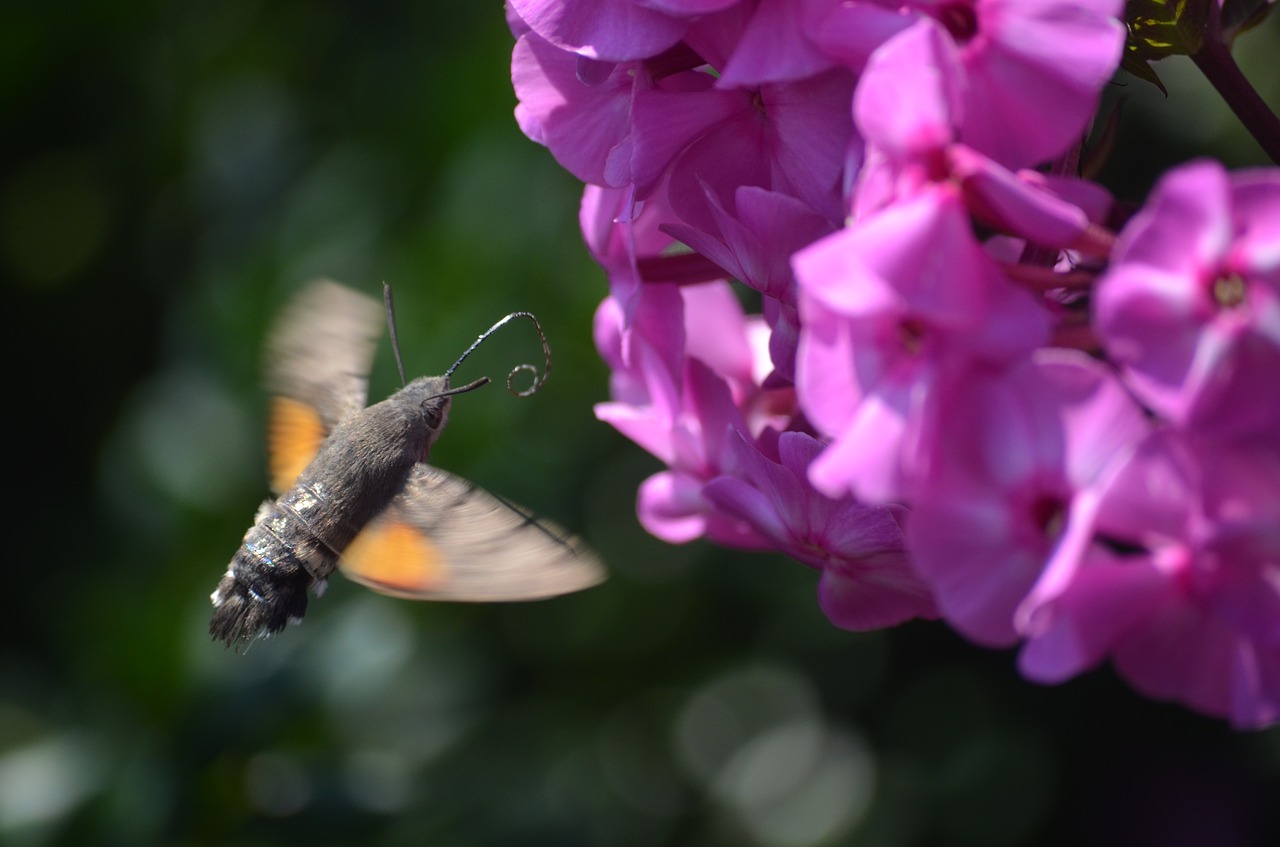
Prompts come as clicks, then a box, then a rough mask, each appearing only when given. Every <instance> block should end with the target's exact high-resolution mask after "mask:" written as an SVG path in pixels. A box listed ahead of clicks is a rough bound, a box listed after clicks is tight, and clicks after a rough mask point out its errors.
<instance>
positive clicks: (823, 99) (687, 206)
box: [614, 69, 853, 229]
mask: <svg viewBox="0 0 1280 847" xmlns="http://www.w3.org/2000/svg"><path fill="white" fill-rule="evenodd" d="M852 92H853V78H852V76H851V75H850V74H849V73H848V72H847V71H844V70H843V69H837V70H833V71H828V72H826V73H823V74H819V75H817V76H813V77H807V78H805V79H801V80H796V81H792V82H781V83H770V84H765V85H761V86H760V87H759V88H754V89H721V88H715V87H710V88H707V89H706V90H701V91H698V90H685V91H675V90H672V89H671V88H670V87H669V86H662V87H654V88H649V89H646V90H643V91H637V92H636V95H635V99H634V105H633V114H632V133H631V136H630V138H629V140H628V142H627V143H626V145H624V147H623V148H620V151H619V154H618V155H619V156H621V154H622V153H623V152H624V151H629V161H628V168H627V170H626V173H627V177H628V178H629V179H630V180H631V181H632V182H634V183H635V185H636V187H637V194H638V197H640V198H641V199H643V198H644V197H645V196H647V194H648V192H649V191H651V190H652V189H653V187H654V186H655V185H656V184H657V181H658V180H659V179H662V178H665V179H667V180H668V181H669V185H668V192H669V195H670V198H671V204H672V207H673V208H674V209H675V211H676V213H677V214H678V215H679V216H680V220H681V221H682V222H684V223H686V224H689V225H692V226H696V227H699V228H703V229H708V228H710V227H711V225H712V214H711V212H710V210H709V209H708V208H707V204H706V195H705V192H706V190H707V188H710V189H711V191H713V192H714V193H715V195H716V196H717V197H719V198H720V200H721V202H722V203H723V204H725V205H726V206H729V205H732V202H733V200H732V198H733V193H734V191H736V190H737V189H738V187H740V186H743V185H755V186H759V187H761V188H764V189H767V190H770V191H776V192H780V193H785V194H790V195H792V196H794V197H796V198H797V199H799V200H801V201H802V202H804V203H806V204H808V205H809V206H810V207H812V208H813V209H814V210H816V211H817V212H818V213H819V214H821V215H823V216H825V217H827V218H828V219H830V220H832V221H839V220H840V219H841V218H842V217H843V214H844V212H843V209H844V200H843V193H842V192H843V185H844V182H843V177H844V169H845V166H846V164H847V158H848V151H849V145H850V138H851V136H852V134H853V120H852V116H851V114H850V112H849V108H848V104H849V98H850V97H851V96H852ZM619 172H620V173H621V171H619ZM619 178H620V177H619ZM614 184H617V180H616V179H615V181H614Z"/></svg>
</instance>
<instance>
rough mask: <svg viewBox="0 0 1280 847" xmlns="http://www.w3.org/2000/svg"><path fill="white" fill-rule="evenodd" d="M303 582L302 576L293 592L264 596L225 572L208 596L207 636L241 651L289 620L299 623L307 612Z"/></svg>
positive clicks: (277, 629)
mask: <svg viewBox="0 0 1280 847" xmlns="http://www.w3.org/2000/svg"><path fill="white" fill-rule="evenodd" d="M307 581H308V580H307V579H305V577H304V578H303V579H302V580H301V581H300V584H299V585H298V586H297V587H296V590H285V591H280V592H278V593H275V592H273V593H272V594H269V595H266V596H264V595H261V594H258V593H257V592H255V591H254V590H253V589H251V588H250V587H249V586H247V585H245V584H244V583H243V582H241V581H240V580H239V579H237V578H236V577H235V576H234V575H233V574H231V573H230V572H228V573H227V574H226V575H225V576H223V577H222V581H221V582H219V583H218V587H217V589H216V590H215V591H214V592H213V595H212V597H211V599H212V600H213V605H214V609H213V617H212V619H210V621H209V635H210V636H212V638H213V640H214V641H221V642H223V643H225V644H226V645H227V646H228V647H231V648H234V649H236V650H242V649H244V648H246V647H247V646H248V645H249V642H251V641H253V640H254V639H255V638H258V637H260V636H261V637H268V636H271V635H274V634H276V633H277V632H279V631H280V630H282V629H284V628H285V626H287V625H288V624H289V623H290V622H291V621H294V622H296V621H300V620H301V619H302V616H303V615H304V614H306V611H307ZM290 588H292V586H291V587H290Z"/></svg>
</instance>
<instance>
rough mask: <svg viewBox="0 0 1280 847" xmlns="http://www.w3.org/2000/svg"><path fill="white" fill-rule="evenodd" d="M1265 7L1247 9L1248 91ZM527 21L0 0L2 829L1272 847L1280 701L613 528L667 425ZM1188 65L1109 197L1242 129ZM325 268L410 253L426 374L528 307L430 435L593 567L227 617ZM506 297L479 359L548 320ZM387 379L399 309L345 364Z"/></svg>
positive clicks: (354, 9)
mask: <svg viewBox="0 0 1280 847" xmlns="http://www.w3.org/2000/svg"><path fill="white" fill-rule="evenodd" d="M1272 24H1274V20H1273V21H1270V22H1268V25H1267V26H1265V27H1261V28H1259V30H1258V31H1257V32H1256V33H1252V34H1250V36H1249V37H1246V38H1242V39H1241V41H1240V43H1239V48H1240V52H1241V55H1242V63H1244V64H1245V69H1246V73H1250V68H1251V67H1252V68H1254V69H1255V71H1254V73H1253V76H1255V78H1256V77H1262V79H1260V80H1259V82H1260V83H1267V84H1269V85H1271V86H1272V89H1271V90H1270V91H1269V92H1264V94H1265V96H1267V97H1268V98H1269V99H1270V101H1271V102H1272V103H1275V102H1276V100H1277V91H1276V90H1275V86H1276V85H1277V84H1280V81H1277V80H1276V79H1275V78H1274V74H1267V73H1258V72H1257V71H1256V69H1258V68H1261V69H1263V70H1264V71H1265V69H1267V68H1274V66H1273V65H1271V64H1269V63H1270V62H1271V61H1272V60H1271V58H1269V57H1271V56H1274V55H1275V51H1276V50H1277V49H1280V45H1278V44H1277V38H1276V29H1275V27H1274V26H1272ZM510 46H511V40H510V35H509V33H508V32H507V30H506V28H505V21H504V18H503V14H502V9H501V5H500V4H499V3H496V2H494V3H487V4H472V3H440V2H436V3H419V4H380V3H375V4H368V5H361V4H355V3H351V4H340V3H333V2H313V3H300V2H289V0H283V2H273V3H263V2H256V0H226V2H222V3H218V4H202V3H196V4H162V3H145V2H132V3H130V2H122V3H112V4H94V3H72V4H60V5H49V4H43V3H35V2H22V0H13V2H9V3H6V4H5V6H4V8H3V11H0V114H2V115H3V116H4V117H3V118H2V119H0V120H3V121H4V130H5V131H4V134H3V137H4V145H5V155H4V156H3V157H2V158H0V268H2V269H3V275H4V281H5V291H6V299H7V302H9V304H10V305H9V308H8V310H7V312H6V313H7V314H9V315H10V323H9V338H10V349H11V357H12V359H13V364H12V365H11V372H12V384H14V386H15V391H14V395H13V396H14V400H13V401H12V402H13V405H11V406H10V407H9V408H10V412H9V416H10V421H11V424H10V427H9V432H10V433H11V435H10V438H11V455H12V456H13V457H14V458H15V459H16V460H18V461H16V462H15V463H13V464H12V465H11V467H12V468H13V470H12V471H11V474H10V485H11V489H12V491H11V495H10V496H11V498H12V499H11V500H10V502H11V503H12V502H17V503H19V504H20V505H19V507H18V508H19V510H20V516H19V517H18V518H17V519H16V520H17V523H16V524H13V525H12V529H13V531H14V537H15V541H16V544H15V548H16V549H15V550H14V551H13V553H12V554H11V555H10V557H9V562H10V564H9V566H8V568H7V571H6V580H5V585H4V591H3V595H2V596H3V599H2V600H0V843H3V844H6V845H9V844H12V845H35V846H36V847H39V846H40V845H55V844H75V845H98V844H102V845H113V844H128V845H139V844H181V845H204V844H209V845H213V844H217V845H246V847H247V846H248V845H272V844H304V843H305V844H314V845H326V844H351V843H360V844H368V845H399V844H424V843H430V844H434V845H441V847H444V845H448V846H449V847H453V846H454V845H456V847H465V846H466V845H530V844H539V845H570V846H571V845H604V844H609V845H656V844H667V845H740V844H746V845H752V844H757V845H766V847H774V846H775V845H776V846H777V847H799V846H800V845H817V844H848V845H867V846H868V847H896V846H897V845H915V844H947V845H996V847H999V845H1020V844H1037V845H1040V844H1050V845H1052V844H1063V845H1065V844H1080V843H1090V844H1117V845H1118V844H1125V845H1128V844H1132V843H1138V842H1143V843H1159V844H1164V845H1180V844H1196V845H1199V844H1206V843H1215V844H1265V843H1275V841H1274V840H1273V839H1275V838H1276V837H1278V836H1277V833H1278V832H1280V821H1278V820H1277V816H1278V814H1280V812H1278V809H1280V806H1278V804H1277V803H1276V802H1275V798H1276V797H1277V796H1280V794H1278V789H1280V734H1278V733H1277V732H1276V731H1271V732H1265V733H1257V734H1248V735H1241V734H1235V733H1232V732H1231V731H1229V730H1228V729H1226V728H1225V727H1224V726H1223V725H1221V724H1220V723H1219V722H1216V721H1210V720H1207V719H1203V718H1200V717H1198V716H1196V715H1193V714H1190V713H1188V712H1187V711H1185V710H1183V709H1181V708H1178V707H1173V706H1166V705H1162V704H1158V703H1152V702H1149V701H1146V700H1144V699H1143V698H1141V697H1139V696H1138V695H1136V694H1134V693H1133V692H1131V691H1130V690H1129V689H1127V688H1126V687H1125V686H1124V685H1122V684H1120V683H1119V682H1117V681H1116V680H1115V678H1114V677H1113V675H1112V674H1111V672H1110V671H1109V670H1106V669H1103V670H1100V671H1097V672H1095V673H1092V674H1089V675H1087V676H1085V677H1083V678H1081V679H1078V680H1075V681H1073V682H1071V683H1069V684H1067V685H1064V686H1060V687H1057V688H1043V687H1039V686H1036V685H1033V684H1031V683H1028V682H1025V681H1023V680H1021V679H1020V678H1019V677H1018V675H1017V673H1016V670H1015V667H1014V657H1013V655H1012V654H1010V653H1001V652H994V651H985V650H982V649H979V648H976V647H973V646H971V645H968V644H966V643H964V642H963V641H962V640H960V639H959V638H958V637H956V636H955V635H953V634H952V633H950V632H949V631H948V630H947V629H946V628H945V627H944V626H942V625H938V624H913V625H910V626H905V627H901V628H899V629H896V630H893V631H889V632H881V633H869V634H853V633H847V632H842V631H840V630H837V629H834V628H833V627H831V626H830V625H829V624H827V623H826V621H825V619H824V618H823V617H822V615H821V613H820V612H819V610H818V608H817V605H816V603H815V602H814V596H813V592H814V586H815V575H814V574H813V573H812V572H811V571H809V570H808V569H806V568H804V567H802V566H800V565H797V564H795V563H793V562H788V561H784V560H781V559H779V558H776V557H767V556H748V555H739V554H734V553H730V552H725V551H719V550H715V549H712V548H710V547H707V546H705V545H691V546H688V547H679V548H676V547H670V546H666V545H663V544H660V543H658V542H657V541H655V540H653V539H651V538H649V537H647V536H646V535H645V534H644V533H643V532H642V531H641V530H640V529H639V527H638V526H637V524H636V521H635V517H634V493H635V489H636V486H637V484H638V483H639V482H640V481H641V480H642V479H643V478H644V477H645V476H646V475H648V474H649V473H652V472H653V471H654V470H655V469H656V467H657V465H656V463H655V462H653V461H651V460H650V459H648V458H647V457H646V456H644V455H643V454H642V453H641V452H640V451H639V449H638V448H636V447H634V446H631V445H629V444H628V443H625V442H624V441H623V440H622V439H621V438H620V437H618V436H617V435H615V434H614V433H613V432H612V431H611V430H610V429H609V428H607V427H605V426H603V425H601V424H599V423H597V422H596V421H595V420H594V418H593V417H592V412H591V405H592V403H593V402H596V401H599V400H602V399H604V398H605V396H606V393H607V381H606V372H605V369H604V368H603V366H602V365H601V364H600V363H599V362H598V361H597V359H596V357H595V354H594V351H593V350H592V346H591V334H590V326H591V324H590V320H591V314H592V310H593V309H594V307H595V304H596V303H597V302H598V301H599V299H600V298H601V297H602V295H603V292H604V284H603V279H602V276H601V274H600V273H599V271H598V269H597V268H595V266H594V265H593V264H592V263H591V262H590V261H589V260H588V259H587V257H586V256H585V253H584V250H583V248H582V246H581V244H580V242H579V238H578V233H577V226H576V209H577V195H578V191H579V188H578V186H576V185H575V184H574V183H573V181H572V179H571V178H570V177H568V176H567V175H566V174H565V173H563V172H562V171H561V170H560V169H559V168H558V167H557V166H556V165H555V163H554V162H553V161H552V160H551V158H550V156H549V155H547V153H546V151H545V150H543V149H541V148H539V147H537V146H535V145H533V144H532V143H530V142H528V141H527V140H526V139H524V138H523V137H522V136H521V135H520V134H519V132H518V131H517V129H516V127H515V124H514V121H513V120H512V117H511V108H512V106H513V105H514V99H513V96H512V93H511V90H510V83H509V78H508V59H509V51H510ZM1248 56H1253V57H1254V58H1253V59H1252V60H1248ZM1249 61H1252V65H1250V64H1249ZM1179 67H1181V66H1171V67H1169V68H1166V67H1164V65H1163V64H1162V66H1161V75H1162V78H1163V79H1165V80H1166V81H1168V83H1169V89H1170V93H1171V96H1170V98H1169V99H1168V100H1167V101H1161V100H1160V99H1159V97H1158V94H1157V95H1156V96H1155V97H1154V98H1153V97H1151V91H1150V90H1149V87H1147V86H1145V85H1140V84H1139V85H1133V84H1132V82H1133V81H1132V80H1128V81H1127V82H1125V81H1121V82H1118V83H1117V84H1116V86H1114V87H1113V89H1112V91H1111V92H1109V94H1108V98H1109V100H1111V101H1114V100H1116V99H1118V97H1119V96H1120V95H1123V97H1124V98H1125V99H1128V100H1129V101H1130V102H1129V104H1128V105H1127V106H1126V108H1125V109H1124V110H1123V112H1122V126H1121V133H1120V137H1121V139H1122V140H1121V146H1120V148H1119V149H1118V150H1117V152H1116V155H1115V156H1114V157H1113V159H1112V160H1111V162H1110V164H1109V165H1108V170H1107V171H1105V172H1104V179H1107V180H1108V182H1109V184H1111V185H1113V186H1114V187H1116V188H1117V190H1118V191H1119V193H1120V194H1121V195H1122V196H1125V197H1128V198H1130V199H1135V200H1137V199H1140V198H1141V196H1142V194H1143V193H1144V192H1145V191H1146V190H1147V188H1148V187H1149V186H1150V184H1151V181H1152V179H1154V177H1155V176H1156V175H1157V174H1158V173H1159V172H1160V171H1161V170H1163V169H1164V168H1166V167H1168V166H1169V165H1170V164H1172V163H1174V162H1177V161H1180V160H1183V159H1186V158H1189V157H1191V156H1194V155H1198V154H1201V153H1211V154H1214V155H1217V156H1219V157H1221V158H1223V159H1224V160H1225V161H1227V162H1228V164H1231V165H1233V166H1236V165H1242V164H1258V163H1261V161H1262V160H1261V156H1260V154H1259V153H1258V151H1257V150H1256V147H1254V146H1251V145H1252V142H1250V141H1249V140H1248V139H1247V138H1244V139H1242V138H1241V137H1240V136H1239V135H1238V133H1235V134H1233V130H1232V129H1231V126H1232V122H1231V120H1230V118H1229V116H1226V115H1224V114H1223V113H1222V112H1221V110H1220V107H1218V106H1215V105H1214V103H1215V101H1213V99H1212V94H1211V93H1207V92H1208V89H1207V86H1205V85H1203V84H1202V83H1201V82H1197V81H1196V80H1195V79H1194V78H1193V77H1191V76H1189V75H1187V74H1185V73H1183V72H1182V71H1181V70H1179ZM1138 87H1142V88H1144V89H1148V91H1146V92H1138V91H1137V90H1136V89H1137V88H1138ZM1130 95H1132V97H1130ZM1215 110H1216V111H1215ZM1188 115H1195V117H1194V118H1188V117H1187V116H1188ZM319 275H327V276H332V277H334V278H336V279H340V280H343V281H345V282H347V283H349V284H352V285H355V286H359V287H361V288H364V289H365V290H367V291H370V292H376V291H377V290H378V284H379V283H380V282H381V281H382V280H388V281H390V282H392V283H393V285H394V286H395V289H396V297H397V305H398V316H399V323H400V333H401V346H402V348H403V350H404V353H405V358H406V365H407V367H408V368H409V370H410V371H412V372H415V373H425V372H439V371H440V370H442V369H443V368H444V367H445V366H446V365H447V364H448V363H450V362H452V361H453V359H454V358H455V356H456V355H457V353H458V352H460V351H461V350H462V349H463V348H464V347H465V345H466V344H467V343H469V342H470V341H471V340H472V339H473V338H474V337H475V335H476V334H477V333H478V332H479V331H481V330H482V329H484V328H485V327H486V326H488V325H489V324H490V323H491V322H492V321H493V320H494V319H495V318H497V317H499V316H500V315H502V314H504V313H506V312H508V311H511V310H513V309H529V310H532V311H534V312H535V313H537V314H538V315H539V316H540V318H541V319H542V321H543V322H544V324H545V326H546V328H547V331H548V333H549V335H550V339H551V343H552V346H553V349H554V352H555V372H554V376H553V378H552V380H551V381H550V382H549V383H548V385H547V387H546V389H544V391H543V392H542V393H540V394H539V395H537V396H536V397H534V398H531V399H528V400H516V399H513V398H511V397H509V396H508V395H506V394H505V393H504V392H502V391H501V390H487V391H482V392H477V393H475V394H471V395H468V396H467V397H465V398H460V399H459V401H457V402H456V403H455V406H454V412H453V416H452V423H451V426H450V428H449V430H448V432H447V433H446V434H445V436H444V438H443V440H442V441H441V442H440V443H439V444H438V445H437V450H436V451H435V452H434V454H433V457H434V460H435V461H436V463H438V464H440V465H442V466H443V467H446V468H449V469H451V470H454V471H456V472H458V473H461V474H463V475H466V476H468V477H470V478H472V479H474V480H476V481H478V482H480V483H481V484H483V485H485V486H487V487H490V488H492V489H493V490H495V491H499V492H501V493H503V494H505V495H507V496H510V497H511V498H513V499H515V500H518V501H521V502H524V503H526V504H527V505H529V506H531V507H533V508H535V509H536V510H538V511H540V512H542V513H545V514H547V515H549V516H551V517H553V518H554V519H556V520H558V521H560V522H562V523H565V524H566V525H568V526H570V527H573V528H575V529H576V530H578V531H580V532H582V533H583V534H584V535H585V536H586V537H587V538H588V540H589V541H591V542H592V543H593V544H594V545H595V546H596V547H597V548H598V549H599V550H600V552H601V554H602V555H603V557H604V558H605V559H606V561H607V562H608V563H609V566H610V569H611V572H612V578H611V580H610V581H609V582H608V583H607V584H606V585H604V586H602V587H600V588H598V589H593V590H591V591H588V592H585V593H583V594H580V595H576V596H571V597H566V598H561V599H558V600H554V601H549V602H545V603H535V604H526V605H513V606H476V607H471V606H447V605H428V604H414V603H407V602H399V601H394V600H389V599H386V598H381V597H376V596H374V595H372V594H369V593H368V592H365V591H362V590H360V589H358V588H357V587H355V586H354V585H351V584H348V583H344V582H342V581H341V580H335V581H334V582H333V584H332V585H331V588H330V591H329V592H328V593H327V594H326V595H325V596H324V598H323V599H321V600H319V601H316V602H314V603H313V604H312V608H311V611H310V612H309V614H308V617H307V621H306V623H305V624H304V625H302V626H300V627H296V628H291V629H290V630H288V631H287V632H286V633H284V634H283V635H282V636H281V637H279V638H276V639H274V640H272V641H269V642H264V643H259V644H257V645H255V646H254V647H253V649H251V650H250V651H249V652H248V653H247V654H245V655H237V654H235V653H232V652H229V651H226V650H224V649H222V648H221V647H218V646H216V645H214V644H212V643H210V642H209V640H208V638H207V635H206V631H205V628H206V625H207V621H208V616H209V611H210V608H209V601H208V595H209V592H210V591H211V590H212V588H213V586H214V583H215V581H216V580H217V578H218V577H219V575H220V574H221V573H222V572H223V570H224V569H225V567H226V565H227V562H228V561H229V559H230V557H231V555H232V553H233V551H234V549H235V548H236V546H237V545H238V543H239V541H240V538H241V535H242V533H243V532H244V530H245V528H246V527H247V526H248V525H249V522H250V520H251V517H252V515H253V512H254V509H255V508H256V506H257V504H258V502H259V500H260V499H261V498H262V497H263V496H264V495H265V494H266V486H265V479H264V469H263V462H262V455H261V452H262V441H263V439H262V436H261V429H262V419H263V409H264V398H263V397H262V395H261V392H260V390H259V386H258V372H259V366H260V350H261V341H262V338H263V334H264V331H265V329H266V326H267V325H268V323H269V321H270V320H271V319H272V317H273V316H274V315H275V313H276V311H277V309H278V308H279V306H280V305H281V304H282V303H283V302H284V301H285V299H286V298H287V297H288V296H289V294H290V293H291V292H292V291H294V290H296V289H297V287H298V286H300V285H301V284H302V283H304V282H305V281H307V280H308V279H311V278H312V277H315V276H319ZM501 338H502V339H503V340H502V341H501V342H500V343H490V344H489V345H486V347H485V348H484V349H483V350H482V351H481V354H479V355H477V357H475V358H474V359H473V360H471V361H469V362H468V365H467V367H468V368H470V369H471V371H470V373H471V374H480V373H498V374H500V373H502V372H505V369H507V368H509V367H510V365H511V364H513V363H514V362H515V361H526V360H531V359H535V358H536V356H537V350H536V346H535V345H534V343H533V341H532V339H525V338H522V337H521V336H520V333H515V332H507V333H506V334H504V335H502V336H501ZM384 347H385V345H384ZM395 385H396V381H395V377H394V367H393V366H392V364H391V360H390V356H389V351H387V350H385V349H384V350H382V351H381V352H380V354H379V360H378V364H377V366H376V368H375V375H374V380H373V387H372V395H373V396H374V397H381V396H384V395H385V394H386V393H387V392H389V391H391V390H393V389H394V387H395ZM19 530H20V531H19Z"/></svg>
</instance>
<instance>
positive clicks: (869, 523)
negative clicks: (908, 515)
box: [703, 432, 937, 630]
mask: <svg viewBox="0 0 1280 847" xmlns="http://www.w3.org/2000/svg"><path fill="white" fill-rule="evenodd" d="M822 447H823V445H822V444H821V442H819V441H817V440H816V439H814V438H813V437H812V436H810V435H807V434H804V433H800V432H783V433H781V434H780V435H778V436H777V441H776V453H777V455H776V457H769V456H766V455H765V454H764V453H763V452H762V450H761V446H760V445H757V444H755V443H751V442H749V441H747V440H746V438H744V437H743V436H742V435H741V433H735V434H734V435H733V436H732V437H731V438H730V449H729V461H728V462H726V473H725V475H723V476H719V477H717V478H715V479H713V480H711V481H710V482H709V483H707V485H706V487H705V489H704V491H703V493H704V496H705V497H706V498H707V500H708V501H710V502H711V503H712V504H713V505H714V506H715V507H716V508H717V509H718V510H719V511H720V512H722V513H724V514H726V515H730V516H733V517H735V518H737V519H738V520H740V521H742V522H743V523H744V524H746V525H747V527H749V530H750V532H751V533H753V534H755V535H757V536H760V541H759V542H758V543H757V545H756V546H758V547H760V548H767V549H775V550H780V551H782V552H784V553H786V554H788V555H790V556H791V557H793V558H795V559H796V560H798V561H800V562H804V563H805V564H807V565H810V566H812V567H815V568H818V569H819V570H820V571H821V572H822V576H821V578H820V580H819V586H818V596H819V602H820V604H821V606H822V609H823V611H824V612H825V613H826V615H827V617H829V618H830V619H831V621H832V622H833V623H835V624H836V625H837V626H841V627H844V628H846V629H852V630H867V629H876V628H879V627H883V626H892V625H895V624H898V623H902V622H903V621H906V620H910V619H912V618H918V617H923V618H934V617H937V610H936V608H935V606H934V603H933V600H932V597H931V595H930V592H929V588H928V586H926V585H925V584H924V583H923V582H922V581H921V580H920V578H919V577H917V576H916V575H915V573H914V572H913V571H912V570H911V567H910V564H909V561H908V557H907V552H906V550H905V548H904V546H903V533H902V528H901V526H900V520H901V519H902V518H903V517H904V516H905V510H904V509H902V508H901V507H884V506H867V505H864V504H861V503H858V502H857V501H855V500H854V499H853V498H852V497H848V496H844V497H839V498H835V499H833V498H829V497H826V496H825V495H822V494H820V493H818V492H817V491H815V490H814V489H813V487H812V486H811V485H810V484H809V481H808V473H807V472H808V468H809V465H810V463H811V462H812V461H813V459H814V457H815V456H817V455H818V453H819V452H820V451H821V450H822Z"/></svg>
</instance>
